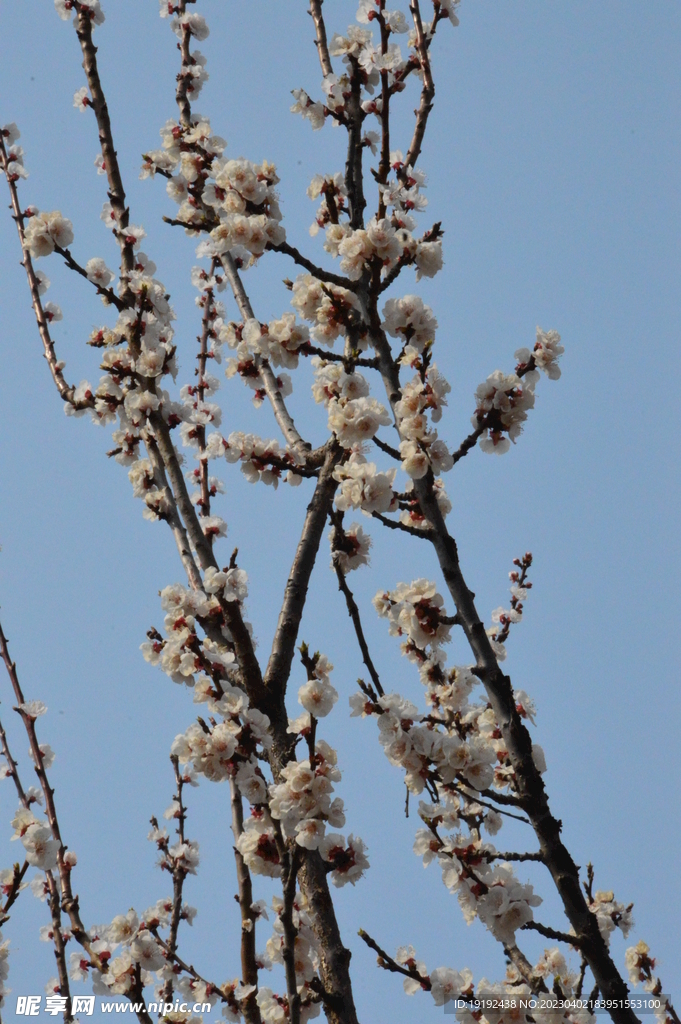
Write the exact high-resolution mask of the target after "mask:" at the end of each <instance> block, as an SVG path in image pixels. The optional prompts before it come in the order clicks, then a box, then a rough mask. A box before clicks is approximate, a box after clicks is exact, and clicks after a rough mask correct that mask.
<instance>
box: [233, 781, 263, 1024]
mask: <svg viewBox="0 0 681 1024" xmlns="http://www.w3.org/2000/svg"><path fill="white" fill-rule="evenodd" d="M229 791H230V798H231V803H232V832H233V833H234V842H235V844H236V843H238V841H239V836H240V835H241V834H242V832H243V830H244V809H243V802H242V799H241V793H240V792H239V789H238V787H237V784H236V782H235V781H234V779H230V780H229ZM234 859H235V861H236V878H237V885H238V888H239V896H238V899H239V907H240V909H241V980H242V981H243V983H244V985H255V986H256V988H257V986H258V966H257V963H256V959H255V926H256V921H255V915H254V914H253V911H252V910H251V906H252V905H253V886H252V884H251V873H250V871H249V870H248V866H247V864H246V861H245V860H244V859H243V857H242V855H241V854H240V853H239V850H238V848H237V846H236V845H235V847H234ZM243 1012H244V1017H245V1018H246V1021H247V1024H260V1021H261V1017H260V1008H259V1007H258V1004H257V1002H256V1000H255V992H252V993H251V994H250V996H248V998H247V999H245V1000H244V1006H243Z"/></svg>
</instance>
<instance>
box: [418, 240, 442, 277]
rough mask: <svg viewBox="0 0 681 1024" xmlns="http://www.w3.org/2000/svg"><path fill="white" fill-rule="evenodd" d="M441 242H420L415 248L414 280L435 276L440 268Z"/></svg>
mask: <svg viewBox="0 0 681 1024" xmlns="http://www.w3.org/2000/svg"><path fill="white" fill-rule="evenodd" d="M442 262H443V261H442V242H420V243H419V244H418V246H417V248H416V256H415V263H416V266H417V268H418V269H417V271H416V280H417V281H420V280H421V278H422V277H435V275H436V274H437V272H438V271H439V270H442Z"/></svg>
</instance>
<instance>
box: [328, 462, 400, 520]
mask: <svg viewBox="0 0 681 1024" xmlns="http://www.w3.org/2000/svg"><path fill="white" fill-rule="evenodd" d="M395 472H396V471H395V470H394V469H389V470H388V471H387V472H379V471H378V469H377V468H376V464H375V463H374V462H367V460H366V459H365V458H364V456H363V455H360V454H359V452H353V453H352V455H351V456H350V458H349V459H348V461H347V462H344V463H342V464H341V465H339V466H336V468H335V469H334V471H333V476H334V479H335V480H337V481H338V482H339V484H340V487H339V489H338V491H337V493H336V497H335V503H336V508H337V509H339V510H340V511H341V512H347V511H348V509H351V508H354V509H361V510H362V512H364V514H365V515H368V516H370V515H371V514H372V512H394V511H395V510H396V509H397V507H398V500H397V497H396V495H395V492H394V491H393V484H394V482H395Z"/></svg>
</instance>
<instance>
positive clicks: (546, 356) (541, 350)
mask: <svg viewBox="0 0 681 1024" xmlns="http://www.w3.org/2000/svg"><path fill="white" fill-rule="evenodd" d="M564 351H565V349H564V347H563V346H562V345H561V344H560V334H558V332H557V331H547V332H545V331H542V329H541V327H537V341H536V343H535V346H534V350H533V351H532V352H530V350H529V349H528V348H520V349H518V351H517V352H516V353H515V357H516V359H517V360H518V363H517V366H516V372H515V373H510V374H505V373H502V371H501V370H495V371H494V373H492V374H490V375H489V377H488V378H487V380H486V381H485V383H484V384H480V385H479V386H478V388H477V390H476V392H475V398H476V410H475V414H474V415H473V418H472V420H471V422H472V424H473V426H474V427H475V428H476V430H481V434H480V441H479V443H480V447H481V448H482V450H483V451H484V452H488V453H490V454H491V453H493V454H496V455H503V454H504V453H505V452H507V451H508V450H509V448H510V446H511V445H510V442H511V441H513V442H515V439H516V438H517V437H519V436H520V434H521V433H522V431H523V423H524V422H525V420H526V419H527V413H528V411H529V410H530V409H533V408H534V397H535V396H534V389H535V386H536V383H537V381H538V380H539V370H542V371H543V372H544V373H545V374H546V376H547V377H549V378H550V379H551V380H558V378H559V377H560V367H559V366H558V360H559V358H560V356H561V355H562V354H563V352H564Z"/></svg>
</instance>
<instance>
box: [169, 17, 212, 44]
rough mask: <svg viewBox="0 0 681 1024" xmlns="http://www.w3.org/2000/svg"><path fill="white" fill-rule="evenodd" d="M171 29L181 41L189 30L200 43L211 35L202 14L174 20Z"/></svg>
mask: <svg viewBox="0 0 681 1024" xmlns="http://www.w3.org/2000/svg"><path fill="white" fill-rule="evenodd" d="M170 27H171V28H172V30H173V32H174V33H175V35H176V36H177V37H178V38H179V39H182V36H183V31H184V30H185V29H188V30H189V33H190V34H191V35H193V36H195V37H196V38H197V39H198V40H199V42H201V40H203V39H207V38H208V36H209V35H210V29H209V28H208V25H207V24H206V19H205V18H204V16H203V15H202V14H183V15H182V16H181V17H180V18H173V20H172V21H171V23H170Z"/></svg>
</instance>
